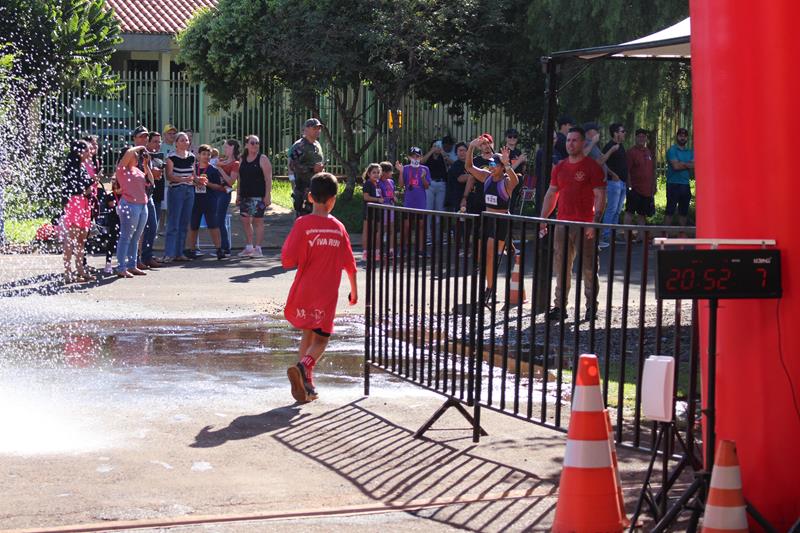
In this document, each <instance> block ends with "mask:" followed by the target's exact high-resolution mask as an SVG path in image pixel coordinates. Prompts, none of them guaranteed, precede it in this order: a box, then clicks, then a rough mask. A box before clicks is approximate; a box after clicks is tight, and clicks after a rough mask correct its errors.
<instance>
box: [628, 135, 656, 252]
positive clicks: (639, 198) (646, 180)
mask: <svg viewBox="0 0 800 533" xmlns="http://www.w3.org/2000/svg"><path fill="white" fill-rule="evenodd" d="M648 133H649V132H648V131H647V130H646V129H643V128H639V129H638V130H636V145H635V146H634V147H633V148H631V149H630V150H628V179H629V181H628V187H629V189H628V194H627V197H626V198H625V219H624V220H625V224H630V223H631V222H633V216H634V215H636V223H637V224H639V225H640V226H644V225H645V224H647V217H651V216H653V215H655V210H656V209H655V202H654V201H653V199H654V197H655V194H656V160H655V157H653V152H652V151H651V150H650V147H649V146H647V135H648ZM641 238H642V236H639V237H638V238H637V240H638V239H641Z"/></svg>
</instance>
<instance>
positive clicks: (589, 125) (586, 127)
mask: <svg viewBox="0 0 800 533" xmlns="http://www.w3.org/2000/svg"><path fill="white" fill-rule="evenodd" d="M589 130H597V131H600V125H599V124H598V123H597V122H587V123H585V124H584V125H583V131H589Z"/></svg>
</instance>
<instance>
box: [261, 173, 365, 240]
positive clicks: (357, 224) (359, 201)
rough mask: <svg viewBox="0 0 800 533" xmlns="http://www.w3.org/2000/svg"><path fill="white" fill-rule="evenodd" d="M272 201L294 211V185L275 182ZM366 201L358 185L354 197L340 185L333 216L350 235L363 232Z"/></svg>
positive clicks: (279, 181) (273, 183)
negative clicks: (346, 192)
mask: <svg viewBox="0 0 800 533" xmlns="http://www.w3.org/2000/svg"><path fill="white" fill-rule="evenodd" d="M272 201H273V202H274V203H276V204H278V205H279V206H281V207H285V208H286V209H294V204H293V203H292V184H291V183H290V182H289V181H288V180H274V181H273V182H272ZM363 205H364V200H363V197H362V191H361V186H360V185H357V186H356V189H355V193H354V194H353V195H352V197H350V198H347V197H346V195H345V185H344V184H343V183H339V194H338V196H337V197H336V205H335V206H334V208H333V213H332V215H333V216H335V217H336V218H338V219H339V221H340V222H341V223H342V224H344V227H345V228H347V231H348V232H349V233H350V234H353V233H358V232H360V231H361V229H362V227H363V224H364V220H363V218H364V217H363V214H364V212H363V209H364V207H363Z"/></svg>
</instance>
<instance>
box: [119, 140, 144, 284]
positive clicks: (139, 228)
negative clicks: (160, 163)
mask: <svg viewBox="0 0 800 533" xmlns="http://www.w3.org/2000/svg"><path fill="white" fill-rule="evenodd" d="M140 155H144V158H145V164H148V161H147V160H148V155H147V151H146V148H145V147H144V146H135V147H133V148H129V149H128V151H127V152H125V154H124V155H123V156H122V159H121V160H120V162H119V165H117V171H116V173H115V176H116V179H117V183H118V184H119V187H120V192H121V197H120V199H119V202H118V203H117V214H118V215H119V242H118V244H117V262H118V263H119V264H118V265H117V276H119V277H120V278H132V277H133V276H146V275H147V274H146V273H145V272H143V271H142V270H139V269H138V268H136V254H137V248H138V245H139V238H140V237H141V236H142V232H143V231H144V227H145V225H147V193H146V192H145V186H146V185H147V178H146V177H145V175H144V172H142V171H141V170H139V168H138V167H137V166H136V165H137V163H138V160H139V156H140Z"/></svg>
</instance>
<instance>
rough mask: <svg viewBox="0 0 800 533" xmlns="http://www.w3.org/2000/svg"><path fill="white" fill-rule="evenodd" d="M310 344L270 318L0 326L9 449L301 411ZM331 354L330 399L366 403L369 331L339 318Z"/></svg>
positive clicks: (105, 441)
mask: <svg viewBox="0 0 800 533" xmlns="http://www.w3.org/2000/svg"><path fill="white" fill-rule="evenodd" d="M299 339H300V334H299V332H298V331H297V330H293V329H291V328H289V327H287V325H286V322H285V321H282V320H278V319H268V318H258V319H249V320H237V321H198V322H193V323H192V322H184V323H177V324H176V323H165V322H159V321H149V322H141V321H139V322H130V321H129V322H94V323H68V324H53V325H50V326H47V327H40V326H31V327H28V328H25V329H21V328H13V329H10V330H8V331H0V428H3V429H2V431H0V454H14V455H42V454H61V453H81V452H90V451H97V450H102V449H106V448H112V447H116V446H119V445H123V444H122V442H123V441H126V440H127V441H131V440H136V439H139V440H141V439H146V438H147V435H148V434H149V432H151V431H152V427H151V426H152V424H150V425H148V423H146V422H147V421H150V422H159V423H161V424H197V423H198V422H199V421H197V420H193V416H195V415H193V413H196V412H198V411H207V410H208V409H212V410H214V412H217V413H219V414H218V415H216V416H218V417H219V419H220V422H222V421H223V420H224V418H225V417H227V416H229V415H230V414H231V413H237V412H241V410H242V409H243V406H248V407H251V408H255V409H258V408H259V406H263V405H266V404H267V403H269V402H272V403H278V404H282V403H286V404H290V403H292V400H291V397H290V396H289V395H288V384H287V382H286V368H287V367H288V366H290V365H292V364H294V363H296V362H297V352H296V349H297V344H298V342H299ZM327 354H328V356H327V357H326V358H325V359H323V361H322V362H320V364H319V366H318V367H317V368H316V370H315V381H316V382H317V385H318V387H319V388H320V389H321V390H325V396H326V398H337V397H339V396H341V397H343V398H348V401H349V399H350V398H352V397H354V396H356V397H357V396H359V395H360V392H359V391H360V390H361V388H362V387H363V378H362V372H363V371H362V368H363V367H362V365H363V325H361V324H360V323H358V322H355V321H353V320H352V319H350V320H347V319H342V320H339V321H337V322H336V329H335V332H334V336H333V337H332V339H331V344H330V346H329V349H328V350H327ZM373 379H377V380H380V382H383V383H385V384H387V385H390V387H389V388H390V389H391V388H394V389H397V388H398V387H400V383H399V380H396V379H394V378H391V377H389V376H386V375H381V376H374V377H373ZM391 385H394V387H391ZM398 393H399V391H398Z"/></svg>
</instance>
